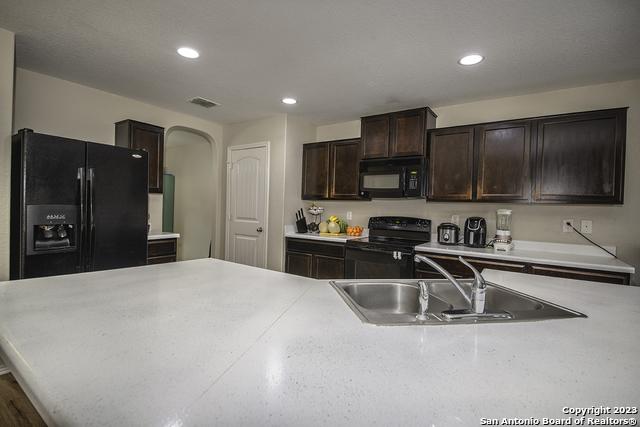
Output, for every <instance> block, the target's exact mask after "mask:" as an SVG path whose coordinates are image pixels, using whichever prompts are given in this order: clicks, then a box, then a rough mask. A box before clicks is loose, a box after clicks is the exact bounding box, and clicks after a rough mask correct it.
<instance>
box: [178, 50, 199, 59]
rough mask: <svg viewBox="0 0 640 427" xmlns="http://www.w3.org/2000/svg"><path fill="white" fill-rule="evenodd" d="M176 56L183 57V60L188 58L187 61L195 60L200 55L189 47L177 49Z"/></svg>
mask: <svg viewBox="0 0 640 427" xmlns="http://www.w3.org/2000/svg"><path fill="white" fill-rule="evenodd" d="M178 54H179V55H180V56H184V57H185V58H189V59H196V58H197V57H199V56H200V54H199V53H198V51H197V50H195V49H192V48H190V47H181V48H179V49H178Z"/></svg>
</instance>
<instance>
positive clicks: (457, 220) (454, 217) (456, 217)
mask: <svg viewBox="0 0 640 427" xmlns="http://www.w3.org/2000/svg"><path fill="white" fill-rule="evenodd" d="M451 222H452V223H454V224H455V225H458V226H459V225H460V215H451Z"/></svg>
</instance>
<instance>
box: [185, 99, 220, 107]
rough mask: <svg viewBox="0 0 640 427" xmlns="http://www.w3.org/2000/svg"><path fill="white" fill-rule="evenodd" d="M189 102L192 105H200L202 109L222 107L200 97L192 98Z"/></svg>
mask: <svg viewBox="0 0 640 427" xmlns="http://www.w3.org/2000/svg"><path fill="white" fill-rule="evenodd" d="M189 102H190V103H192V104H196V105H199V106H200V107H204V108H211V107H217V106H218V105H220V104H218V103H217V102H213V101H212V100H210V99H207V98H202V97H200V96H196V97H195V98H191V99H190V100H189Z"/></svg>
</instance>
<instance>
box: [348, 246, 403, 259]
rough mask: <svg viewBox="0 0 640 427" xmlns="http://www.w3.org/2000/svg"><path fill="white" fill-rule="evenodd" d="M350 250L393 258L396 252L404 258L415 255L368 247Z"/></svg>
mask: <svg viewBox="0 0 640 427" xmlns="http://www.w3.org/2000/svg"><path fill="white" fill-rule="evenodd" d="M348 250H355V251H363V252H375V253H379V254H384V255H389V256H391V257H393V255H394V253H396V252H400V253H401V254H402V256H403V257H404V256H412V255H413V254H412V253H411V252H407V251H387V250H384V249H375V248H367V247H359V248H348ZM347 257H348V253H347Z"/></svg>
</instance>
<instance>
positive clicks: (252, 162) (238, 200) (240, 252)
mask: <svg viewBox="0 0 640 427" xmlns="http://www.w3.org/2000/svg"><path fill="white" fill-rule="evenodd" d="M268 196H269V143H268V142H262V143H258V144H251V145H242V146H234V147H229V148H228V150H227V227H226V229H227V233H226V250H225V259H226V260H227V261H233V262H237V263H240V264H246V265H253V266H255V267H262V268H266V266H267V235H268V230H267V212H268V203H269V197H268Z"/></svg>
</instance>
